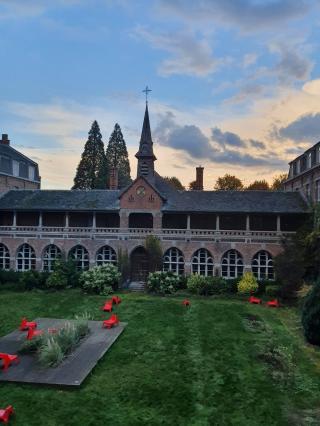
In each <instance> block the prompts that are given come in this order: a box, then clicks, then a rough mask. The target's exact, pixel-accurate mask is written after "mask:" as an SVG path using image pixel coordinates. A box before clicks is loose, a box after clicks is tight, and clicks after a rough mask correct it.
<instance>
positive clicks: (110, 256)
mask: <svg viewBox="0 0 320 426" xmlns="http://www.w3.org/2000/svg"><path fill="white" fill-rule="evenodd" d="M106 263H113V264H114V265H115V264H116V263H117V255H116V252H115V251H114V250H113V248H112V247H110V246H103V247H101V248H100V249H99V250H98V251H97V255H96V264H97V265H104V264H106Z"/></svg>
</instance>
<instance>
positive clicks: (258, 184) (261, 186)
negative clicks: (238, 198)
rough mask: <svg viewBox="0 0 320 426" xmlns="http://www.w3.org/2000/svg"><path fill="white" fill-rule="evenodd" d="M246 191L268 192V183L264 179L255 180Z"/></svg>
mask: <svg viewBox="0 0 320 426" xmlns="http://www.w3.org/2000/svg"><path fill="white" fill-rule="evenodd" d="M246 189H247V190H248V191H269V190H270V186H269V184H268V182H267V181H266V180H264V179H262V180H255V181H254V182H252V183H251V184H250V185H249V186H247V188H246Z"/></svg>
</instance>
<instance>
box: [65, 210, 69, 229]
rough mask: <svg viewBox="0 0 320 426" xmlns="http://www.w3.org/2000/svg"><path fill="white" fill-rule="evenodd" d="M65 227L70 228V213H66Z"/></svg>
mask: <svg viewBox="0 0 320 426" xmlns="http://www.w3.org/2000/svg"><path fill="white" fill-rule="evenodd" d="M65 228H69V213H68V212H67V213H66V221H65Z"/></svg>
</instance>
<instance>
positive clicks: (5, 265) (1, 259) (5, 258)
mask: <svg viewBox="0 0 320 426" xmlns="http://www.w3.org/2000/svg"><path fill="white" fill-rule="evenodd" d="M0 269H6V270H8V269H10V253H9V249H8V247H7V246H5V245H4V244H0Z"/></svg>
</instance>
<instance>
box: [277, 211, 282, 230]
mask: <svg viewBox="0 0 320 426" xmlns="http://www.w3.org/2000/svg"><path fill="white" fill-rule="evenodd" d="M277 232H281V218H280V215H278V216H277Z"/></svg>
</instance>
